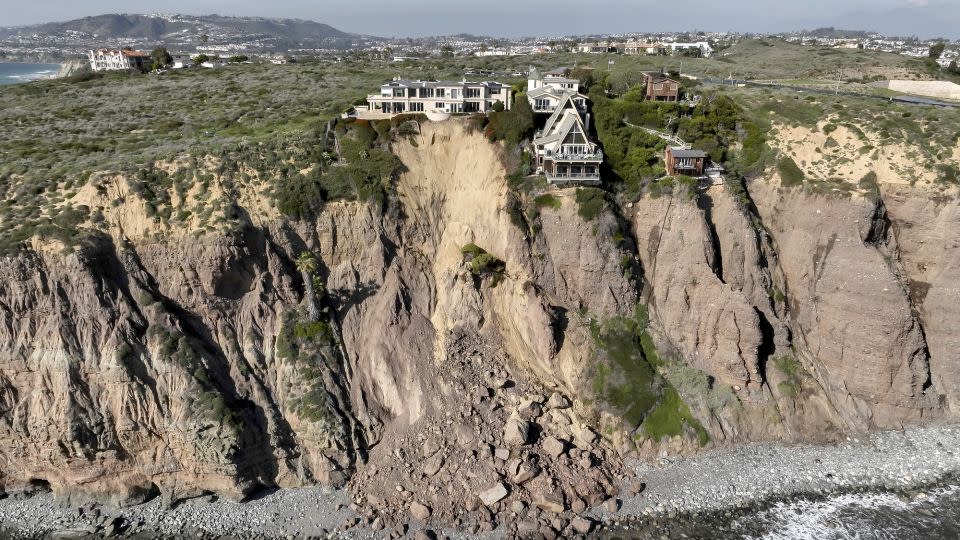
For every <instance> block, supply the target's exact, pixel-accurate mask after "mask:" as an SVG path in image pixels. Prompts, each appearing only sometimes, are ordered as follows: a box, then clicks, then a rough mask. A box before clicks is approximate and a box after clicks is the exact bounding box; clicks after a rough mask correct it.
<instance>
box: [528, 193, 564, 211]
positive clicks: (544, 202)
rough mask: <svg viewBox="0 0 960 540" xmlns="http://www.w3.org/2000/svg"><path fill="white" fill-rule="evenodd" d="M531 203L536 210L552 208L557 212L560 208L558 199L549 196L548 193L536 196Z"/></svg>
mask: <svg viewBox="0 0 960 540" xmlns="http://www.w3.org/2000/svg"><path fill="white" fill-rule="evenodd" d="M533 202H534V204H535V205H536V207H537V209H541V208H553V209H554V210H559V209H560V207H561V203H560V199H558V198H556V197H554V196H553V195H550V194H549V193H544V194H543V195H537V197H536V198H534V199H533Z"/></svg>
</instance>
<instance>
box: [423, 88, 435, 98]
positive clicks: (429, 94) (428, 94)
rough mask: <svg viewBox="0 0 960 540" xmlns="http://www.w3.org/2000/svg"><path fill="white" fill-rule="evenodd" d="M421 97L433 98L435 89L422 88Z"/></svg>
mask: <svg viewBox="0 0 960 540" xmlns="http://www.w3.org/2000/svg"><path fill="white" fill-rule="evenodd" d="M420 97H422V98H432V97H433V88H421V89H420Z"/></svg>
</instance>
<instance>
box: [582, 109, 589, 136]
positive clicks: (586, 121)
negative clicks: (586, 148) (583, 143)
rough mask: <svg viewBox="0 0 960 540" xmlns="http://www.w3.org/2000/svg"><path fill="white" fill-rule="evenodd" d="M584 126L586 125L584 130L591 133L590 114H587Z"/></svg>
mask: <svg viewBox="0 0 960 540" xmlns="http://www.w3.org/2000/svg"><path fill="white" fill-rule="evenodd" d="M583 124H584V130H586V132H587V133H590V113H587V119H586V120H585V121H584V123H583Z"/></svg>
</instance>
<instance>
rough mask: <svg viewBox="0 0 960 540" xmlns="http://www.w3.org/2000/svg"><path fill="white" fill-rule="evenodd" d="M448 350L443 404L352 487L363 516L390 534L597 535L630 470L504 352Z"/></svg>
mask: <svg viewBox="0 0 960 540" xmlns="http://www.w3.org/2000/svg"><path fill="white" fill-rule="evenodd" d="M453 343H454V344H455V345H454V346H455V347H457V348H458V350H455V351H454V352H453V353H451V354H449V355H448V358H449V360H448V361H447V362H448V363H453V364H454V365H447V366H440V367H438V368H437V369H436V373H435V376H436V381H437V382H436V385H437V388H439V389H442V392H441V393H442V395H443V398H442V401H441V403H439V404H438V406H437V407H435V408H434V410H433V411H431V412H430V413H429V414H427V415H425V416H424V417H421V418H420V419H418V420H417V421H416V422H415V423H414V424H413V425H411V426H410V427H409V428H407V429H405V430H404V431H403V432H402V433H398V434H396V436H395V437H391V436H389V434H387V435H385V436H384V439H383V441H382V442H381V443H380V444H379V445H378V446H377V447H375V448H373V449H372V450H371V452H370V456H369V460H368V462H367V463H366V464H364V465H361V466H360V467H359V468H358V470H357V473H356V474H355V475H354V477H353V479H352V480H351V481H350V483H349V485H348V487H349V489H350V490H351V492H352V493H353V496H354V504H355V508H356V510H357V511H358V512H359V513H360V514H361V515H363V516H364V517H365V519H366V520H367V521H368V522H370V523H372V522H373V521H374V520H379V522H380V523H382V524H384V526H385V528H386V530H388V531H392V530H393V528H395V527H397V526H404V525H409V526H412V528H414V529H419V528H423V527H437V528H441V527H442V528H448V527H449V528H454V529H457V530H462V531H466V532H469V533H479V532H482V531H491V530H493V529H494V528H498V527H503V529H502V530H505V531H507V532H508V533H509V534H510V535H513V536H517V537H527V536H542V537H544V538H560V537H575V536H577V535H584V534H587V533H589V532H591V531H592V530H593V529H594V526H595V524H594V521H593V520H592V519H591V518H590V517H588V516H587V515H586V514H587V513H588V512H589V510H590V509H591V508H594V507H597V506H600V505H604V503H607V504H606V508H608V509H610V508H613V507H615V506H616V505H617V503H616V497H617V496H618V495H619V488H618V485H620V484H621V481H620V479H621V478H623V475H624V474H632V472H625V471H624V470H622V469H620V468H619V462H620V460H619V459H615V458H614V457H613V456H609V455H607V452H608V450H606V449H605V448H603V447H601V446H600V445H599V442H600V441H599V436H598V435H597V433H596V432H594V431H593V430H592V429H590V428H589V427H587V426H586V425H585V423H584V422H583V420H582V419H581V418H579V417H578V415H577V413H576V411H575V409H574V408H573V407H572V402H571V400H570V399H569V398H568V397H567V396H564V395H562V394H560V393H557V392H554V391H551V390H549V389H546V388H542V387H540V386H538V385H536V384H535V383H533V382H531V379H532V377H525V376H524V374H523V373H522V372H521V371H520V370H518V369H515V368H514V367H512V366H510V365H509V362H508V361H507V359H506V357H505V356H504V355H503V353H502V352H499V348H497V347H491V346H485V345H484V344H483V343H482V342H479V341H478V340H474V339H469V338H466V337H459V338H458V339H457V340H454V341H453ZM454 374H455V375H454ZM392 536H394V537H395V536H396V535H395V533H392Z"/></svg>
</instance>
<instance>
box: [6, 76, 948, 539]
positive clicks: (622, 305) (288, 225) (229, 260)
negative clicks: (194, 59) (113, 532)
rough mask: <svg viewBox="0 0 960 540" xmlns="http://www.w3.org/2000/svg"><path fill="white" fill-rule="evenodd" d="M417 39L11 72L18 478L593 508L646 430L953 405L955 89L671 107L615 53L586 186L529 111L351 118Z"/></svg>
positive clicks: (616, 491) (671, 443) (712, 429)
mask: <svg viewBox="0 0 960 540" xmlns="http://www.w3.org/2000/svg"><path fill="white" fill-rule="evenodd" d="M397 69H398V68H397V67H396V66H393V65H390V64H385V65H376V64H363V63H360V62H359V61H356V62H355V63H354V61H352V60H348V61H346V62H344V63H337V64H329V65H327V64H322V63H304V64H294V65H282V66H273V65H254V66H231V67H228V68H224V69H223V70H192V71H190V70H188V71H184V72H178V73H165V74H162V75H160V76H130V75H126V74H123V75H120V74H115V75H107V76H93V77H78V78H74V79H67V80H59V81H43V82H38V83H32V84H28V85H19V86H14V87H9V88H0V124H2V125H5V126H16V129H6V130H3V131H0V194H2V195H3V201H4V202H3V203H2V205H0V230H2V231H3V232H2V234H0V238H2V245H0V283H2V284H3V285H2V286H0V455H2V456H3V457H4V459H3V460H2V461H0V483H2V486H3V488H4V490H6V491H9V492H11V493H13V492H18V491H19V490H24V489H27V490H38V489H44V488H49V489H51V490H52V491H53V492H54V493H56V494H57V495H59V496H68V497H71V500H74V501H84V500H86V499H85V498H87V497H89V498H93V499H95V500H97V501H100V502H106V503H114V504H124V505H128V504H137V503H140V502H143V501H145V500H147V499H150V498H152V497H155V496H157V495H160V496H161V497H162V499H163V501H164V502H165V504H167V503H170V504H172V503H175V502H177V501H182V500H186V499H190V498H195V497H199V496H205V495H208V494H211V493H213V494H216V496H217V497H223V498H228V499H244V498H247V497H250V496H251V495H253V494H255V493H257V492H258V491H259V490H262V489H264V488H266V489H272V488H277V487H281V488H288V487H298V486H309V485H316V484H323V485H334V486H344V487H345V488H346V489H347V490H349V492H350V499H351V500H352V501H353V504H354V506H355V507H356V509H357V511H358V512H360V515H361V516H362V517H363V518H364V522H363V524H364V526H366V525H369V526H370V527H372V528H374V529H375V530H376V531H378V532H377V533H376V534H378V535H383V534H389V533H391V532H394V531H398V530H403V531H406V530H407V529H406V527H407V525H410V524H414V523H416V524H423V523H426V524H428V525H429V526H431V527H438V528H442V527H448V528H452V529H454V530H464V531H472V532H477V531H489V530H491V529H493V528H494V527H497V526H503V527H504V530H505V531H506V532H507V533H508V534H510V535H515V536H518V537H525V536H529V534H528V533H531V534H532V533H536V532H537V531H541V530H542V531H550V534H553V535H554V536H556V535H561V536H574V535H576V534H578V533H582V534H586V533H584V532H583V531H586V532H589V531H590V530H591V527H593V522H592V521H587V520H586V519H585V518H583V517H581V516H582V515H585V513H586V512H587V511H588V509H590V508H597V507H600V506H601V505H603V506H605V507H608V508H609V507H610V505H611V504H612V506H613V507H616V505H617V501H616V498H617V497H626V496H628V494H630V493H631V492H632V493H636V492H637V491H641V490H642V489H643V486H642V485H640V484H639V482H640V481H642V480H643V479H642V478H639V479H638V478H635V477H634V476H633V473H632V472H630V471H632V469H629V468H626V467H625V466H624V464H625V463H626V462H627V460H629V459H646V460H656V459H658V458H668V457H669V458H672V457H675V456H680V455H692V454H697V453H700V452H703V451H704V450H707V449H712V448H718V447H725V446H732V445H739V444H744V443H749V442H755V441H789V442H799V441H816V442H825V441H840V440H844V439H845V438H846V437H848V436H855V435H857V434H862V433H866V432H868V431H872V430H880V429H900V428H902V427H904V426H910V425H918V424H919V425H924V424H930V423H936V422H942V421H955V420H956V412H955V410H956V407H957V405H958V404H960V356H958V354H960V353H958V351H960V349H958V348H957V347H956V336H957V335H960V326H958V321H960V317H958V316H957V315H960V314H958V313H957V310H958V307H957V305H958V304H957V302H956V301H955V299H956V298H957V294H958V284H960V268H958V267H957V265H956V264H955V261H956V260H958V256H960V252H958V249H960V247H958V246H957V242H956V238H957V237H958V235H960V219H958V216H960V213H958V212H960V191H958V189H960V188H958V186H960V138H958V137H960V134H958V133H957V131H956V126H957V125H958V123H960V118H958V114H960V112H958V111H956V110H939V109H927V108H921V107H908V106H906V105H894V104H887V103H884V102H882V101H868V100H860V99H853V98H845V97H843V96H828V97H816V96H808V95H803V94H796V93H790V92H781V91H774V90H757V89H736V88H734V89H729V88H725V87H704V88H700V89H699V90H698V91H700V92H702V95H703V100H702V101H701V102H700V104H699V105H698V106H696V107H687V106H685V105H684V106H681V105H678V104H669V103H650V102H644V101H642V100H641V99H639V92H638V91H636V90H634V91H630V92H624V93H622V94H621V95H613V93H611V92H608V89H609V88H612V87H613V86H614V84H622V82H623V81H625V80H629V76H631V74H629V73H625V72H624V71H623V70H625V68H624V67H623V66H618V67H617V69H618V70H619V71H616V72H612V73H601V72H596V73H594V74H592V75H591V76H592V77H594V78H595V83H596V84H595V85H594V86H593V88H591V91H590V98H591V100H592V102H593V110H592V112H593V119H594V123H595V124H594V125H595V129H596V132H597V137H598V138H599V140H600V141H601V142H602V144H603V146H604V155H605V158H606V169H605V172H604V174H605V180H606V181H605V184H604V186H603V189H596V188H579V189H578V188H568V189H558V188H556V187H552V186H548V185H547V184H546V182H545V180H544V179H542V178H540V177H538V176H536V175H530V174H528V173H529V172H530V170H529V164H528V163H526V162H525V159H526V157H525V156H524V154H523V153H522V152H521V150H520V149H519V148H518V147H517V146H516V145H511V144H508V143H505V142H503V140H501V139H505V140H510V138H509V137H505V136H500V134H499V131H498V130H500V129H504V126H508V127H509V126H512V125H513V124H512V123H511V122H515V123H518V124H519V123H520V122H521V121H520V120H518V118H519V117H520V116H521V115H520V113H494V115H493V116H491V117H490V118H484V117H479V116H464V117H455V118H452V119H450V120H448V121H446V122H436V123H435V122H429V121H426V120H425V119H424V118H422V117H416V116H414V117H401V118H397V119H394V120H393V121H376V122H367V121H362V120H355V119H349V120H340V119H338V118H337V113H338V112H339V111H340V110H342V109H344V108H346V107H347V106H349V104H351V103H353V102H355V101H356V100H357V99H359V98H362V97H363V96H364V95H365V94H366V93H367V92H368V91H369V90H370V89H371V88H375V87H376V86H375V85H376V84H377V82H378V81H381V80H386V79H389V78H390V77H391V76H393V75H394V74H395V70H397ZM403 69H408V70H409V73H413V74H415V73H416V72H417V71H418V68H416V67H409V68H403ZM437 72H438V73H437V74H438V75H439V76H448V77H454V76H456V75H455V74H454V70H453V69H452V68H448V71H443V70H442V69H439V67H438V70H437ZM404 74H405V73H404ZM169 95H175V96H177V97H178V99H174V100H166V101H164V100H162V97H163V96H169ZM130 99H136V100H137V103H156V102H159V101H163V106H158V107H150V106H144V107H135V108H128V109H124V110H118V108H117V107H116V103H117V102H123V101H127V100H130ZM512 115H516V116H512ZM631 124H634V125H645V126H650V127H654V128H657V129H675V130H677V133H678V134H679V135H682V136H683V137H684V138H686V139H688V140H690V141H694V142H695V143H696V144H697V146H698V147H701V148H704V149H706V150H708V151H709V152H710V155H711V157H712V158H713V159H715V160H716V161H718V162H722V163H724V164H725V165H726V166H727V168H728V170H729V174H728V176H727V179H726V182H725V183H724V184H720V185H711V186H704V187H702V188H701V187H698V186H697V185H696V182H694V181H693V180H692V179H689V178H685V177H676V178H674V177H664V173H663V170H662V166H661V162H660V158H659V156H660V155H661V152H662V150H663V146H664V143H663V142H662V141H661V140H660V139H659V138H657V137H655V136H652V135H649V134H647V133H646V132H643V131H640V130H638V129H636V128H635V127H633V126H632V125H631ZM528 129H529V126H528ZM578 519H580V520H581V521H577V520H578ZM353 523H354V524H357V523H359V518H357V521H355V522H353ZM248 526H249V527H250V528H251V529H248V530H247V531H246V532H245V533H243V534H240V535H239V536H256V534H257V533H256V531H255V530H252V529H255V527H256V525H255V524H252V525H248ZM44 527H47V529H45V530H44V531H42V532H43V533H47V532H52V531H53V528H54V525H44ZM131 527H132V528H133V529H134V530H133V531H132V532H137V531H136V530H135V529H136V525H135V524H134V525H131ZM380 531H385V532H380ZM143 532H148V531H143ZM334 534H336V533H334ZM208 536H213V534H212V533H211V534H210V535H208Z"/></svg>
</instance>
